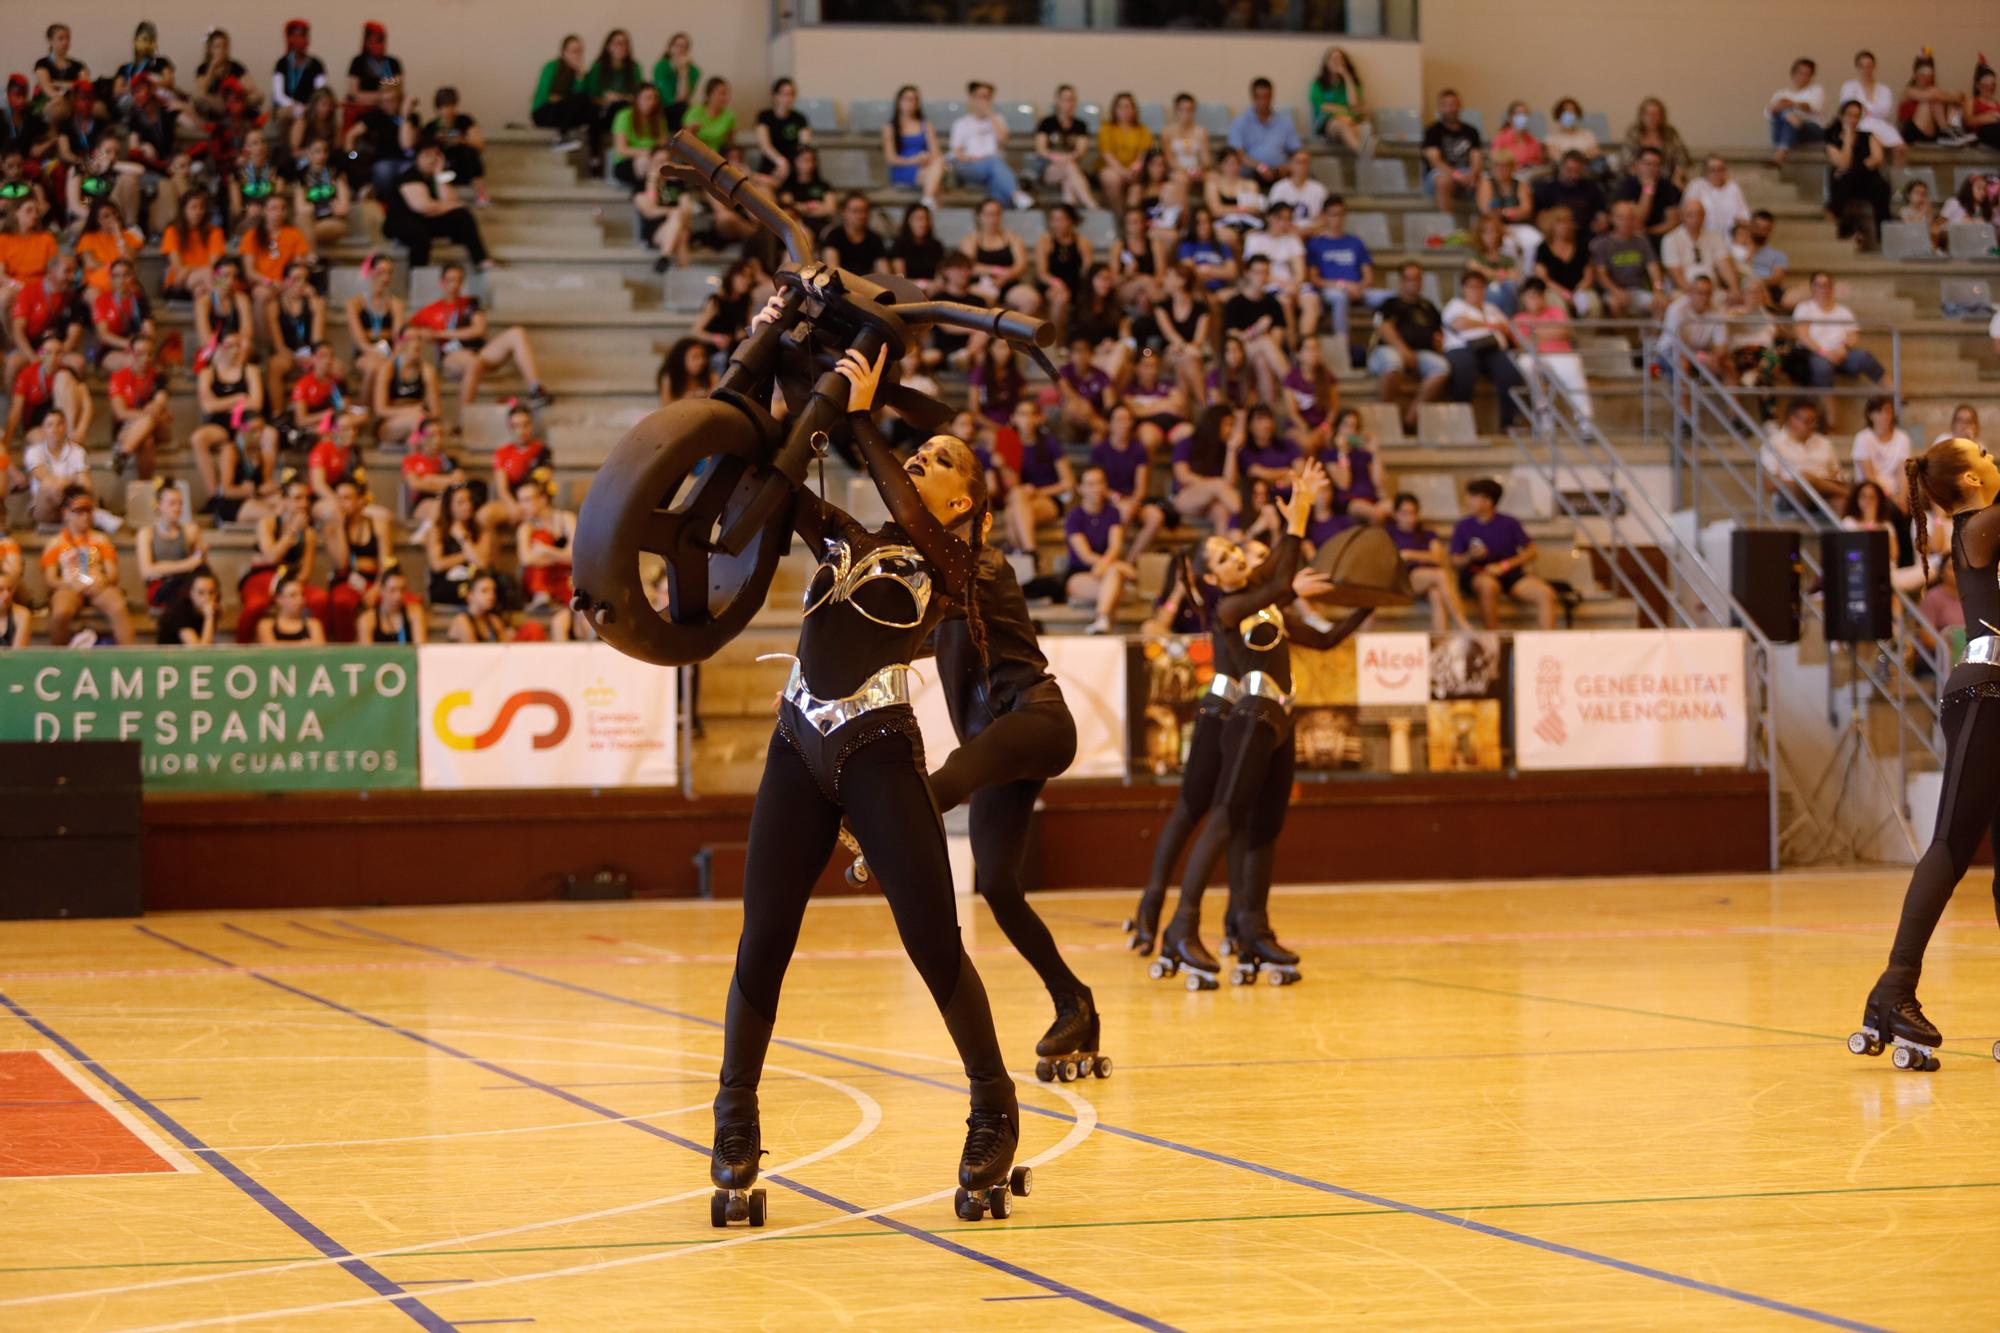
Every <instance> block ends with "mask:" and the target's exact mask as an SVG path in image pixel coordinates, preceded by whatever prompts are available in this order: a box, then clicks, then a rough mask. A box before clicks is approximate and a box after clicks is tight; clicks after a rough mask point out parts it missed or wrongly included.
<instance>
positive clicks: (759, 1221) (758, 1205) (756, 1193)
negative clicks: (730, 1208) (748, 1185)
mask: <svg viewBox="0 0 2000 1333" xmlns="http://www.w3.org/2000/svg"><path fill="white" fill-rule="evenodd" d="M750 1225H751V1226H753V1227H761V1226H763V1225H764V1191H762V1190H751V1191H750Z"/></svg>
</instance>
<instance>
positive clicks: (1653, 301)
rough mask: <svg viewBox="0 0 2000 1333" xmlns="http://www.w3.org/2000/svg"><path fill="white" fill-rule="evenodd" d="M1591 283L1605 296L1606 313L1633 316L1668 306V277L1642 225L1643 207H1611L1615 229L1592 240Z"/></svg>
mask: <svg viewBox="0 0 2000 1333" xmlns="http://www.w3.org/2000/svg"><path fill="white" fill-rule="evenodd" d="M1590 281H1591V285H1593V286H1594V287H1596V288H1597V290H1598V291H1599V292H1600V293H1601V294H1602V295H1603V298H1604V307H1605V310H1604V313H1605V314H1606V315H1607V316H1609V317H1610V318H1612V319H1631V318H1634V317H1637V316H1641V315H1650V314H1652V313H1653V312H1654V311H1655V310H1664V309H1665V308H1666V278H1665V275H1664V274H1662V273H1661V272H1660V261H1659V259H1658V257H1657V256H1656V255H1655V254H1654V252H1653V243H1652V242H1651V241H1649V240H1647V239H1646V235H1645V233H1644V232H1643V231H1641V230H1640V227H1639V206H1638V205H1637V204H1633V203H1625V202H1620V203H1617V204H1613V205H1612V206H1611V230H1610V231H1609V232H1608V233H1606V234H1605V235H1603V236H1600V237H1598V238H1597V239H1596V240H1594V241H1592V242H1591V243H1590Z"/></svg>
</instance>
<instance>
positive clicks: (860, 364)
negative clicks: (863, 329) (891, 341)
mask: <svg viewBox="0 0 2000 1333" xmlns="http://www.w3.org/2000/svg"><path fill="white" fill-rule="evenodd" d="M888 362H889V349H888V347H887V346H884V347H883V348H882V349H881V350H880V351H878V352H877V353H875V360H874V362H873V364H870V362H869V360H868V357H867V355H866V353H864V352H862V351H861V350H860V349H859V348H855V347H850V348H848V349H847V352H846V354H845V355H844V356H842V357H841V358H840V364H839V365H837V366H835V367H834V369H835V370H837V371H839V372H840V373H841V375H842V376H843V377H844V378H845V379H846V380H847V382H848V384H850V385H851V386H853V387H851V388H850V389H848V391H847V410H848V411H850V412H868V411H872V410H873V409H874V406H875V391H876V390H877V389H878V388H880V387H881V385H882V367H883V366H885V365H887V364H888Z"/></svg>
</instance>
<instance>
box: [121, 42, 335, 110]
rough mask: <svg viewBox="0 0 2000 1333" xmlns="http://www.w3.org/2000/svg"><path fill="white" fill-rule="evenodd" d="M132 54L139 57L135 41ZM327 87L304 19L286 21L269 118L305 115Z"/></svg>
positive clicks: (274, 79)
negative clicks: (283, 44) (315, 96)
mask: <svg viewBox="0 0 2000 1333" xmlns="http://www.w3.org/2000/svg"><path fill="white" fill-rule="evenodd" d="M133 54H134V55H137V54H138V50H137V44H136V39H135V43H134V49H133ZM144 72H148V73H150V72H151V71H150V70H146V71H144ZM121 73H122V71H121ZM326 86H327V85H326V66H325V65H324V64H322V63H321V62H320V59H319V57H318V56H316V55H314V54H313V53H312V25H311V24H310V23H307V22H306V21H305V20H304V19H292V20H290V21H288V22H287V23H286V24H285V53H284V54H283V55H281V56H279V57H278V63H277V64H276V65H275V66H273V67H272V70H271V115H272V116H273V118H275V119H277V120H279V121H285V120H290V119H292V118H294V117H297V116H302V115H304V114H305V110H306V104H307V103H308V102H310V101H311V100H312V97H313V94H314V93H316V92H318V91H319V90H320V89H322V88H324V87H326Z"/></svg>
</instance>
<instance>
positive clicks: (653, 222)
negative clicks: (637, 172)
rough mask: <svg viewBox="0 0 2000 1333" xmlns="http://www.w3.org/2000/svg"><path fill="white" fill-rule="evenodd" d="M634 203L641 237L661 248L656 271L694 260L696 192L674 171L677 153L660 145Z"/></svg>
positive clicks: (633, 199) (663, 271)
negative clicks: (674, 156) (684, 183)
mask: <svg viewBox="0 0 2000 1333" xmlns="http://www.w3.org/2000/svg"><path fill="white" fill-rule="evenodd" d="M786 170H787V171H789V170H790V163H787V164H786ZM632 207H633V208H634V209H636V210H637V211H638V214H639V235H640V238H641V239H642V240H644V241H645V242H646V243H647V244H649V245H651V246H652V247H653V248H654V249H656V250H658V251H659V252H660V257H659V258H658V259H655V260H654V261H653V271H654V272H655V273H665V272H666V271H667V270H668V269H669V268H672V267H673V266H674V265H675V264H679V265H680V266H681V267H682V268H686V267H687V266H688V265H689V264H690V263H692V262H693V252H694V228H695V216H696V214H695V200H694V192H693V191H691V190H689V189H688V188H687V186H685V185H683V184H682V183H681V181H680V178H679V177H677V176H675V175H674V174H673V156H672V154H670V153H668V152H667V150H666V149H664V148H660V149H656V150H654V152H653V153H652V154H651V155H650V156H649V157H648V158H647V159H646V179H645V180H644V182H643V183H642V184H641V185H640V186H639V189H638V191H637V193H635V194H634V195H633V196H632Z"/></svg>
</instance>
